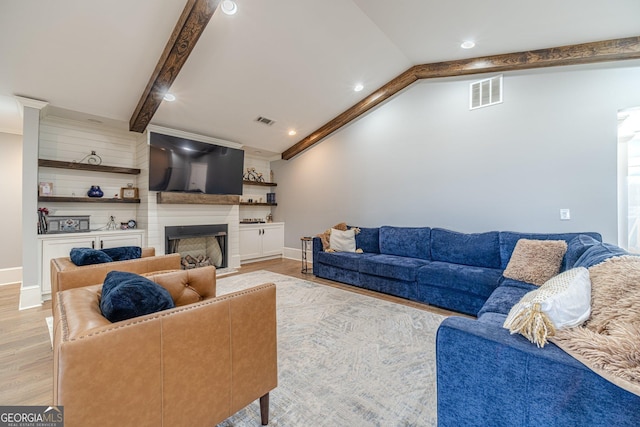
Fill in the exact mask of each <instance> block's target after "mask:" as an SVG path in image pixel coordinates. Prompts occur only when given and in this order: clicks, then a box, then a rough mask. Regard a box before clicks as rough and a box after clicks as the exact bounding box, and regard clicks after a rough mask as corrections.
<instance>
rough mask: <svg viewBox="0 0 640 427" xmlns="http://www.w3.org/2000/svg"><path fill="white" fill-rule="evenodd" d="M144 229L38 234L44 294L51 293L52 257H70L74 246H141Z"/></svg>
mask: <svg viewBox="0 0 640 427" xmlns="http://www.w3.org/2000/svg"><path fill="white" fill-rule="evenodd" d="M143 242H144V230H124V231H105V232H102V233H96V232H91V233H73V234H44V235H40V236H38V245H39V249H40V251H39V252H40V253H39V257H38V261H39V267H40V288H41V290H42V295H43V296H46V295H49V294H51V267H50V264H51V259H53V258H62V257H68V256H69V253H71V249H73V248H95V249H106V248H115V247H118V246H140V247H142V244H143Z"/></svg>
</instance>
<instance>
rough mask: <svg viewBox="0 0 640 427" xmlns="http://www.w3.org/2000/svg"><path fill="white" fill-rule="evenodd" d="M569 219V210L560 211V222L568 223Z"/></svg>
mask: <svg viewBox="0 0 640 427" xmlns="http://www.w3.org/2000/svg"><path fill="white" fill-rule="evenodd" d="M570 219H571V210H570V209H560V220H561V221H568V220H570Z"/></svg>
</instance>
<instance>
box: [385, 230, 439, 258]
mask: <svg viewBox="0 0 640 427" xmlns="http://www.w3.org/2000/svg"><path fill="white" fill-rule="evenodd" d="M430 241H431V228H429V227H390V226H388V225H385V226H382V227H380V253H381V254H386V255H397V256H402V257H409V258H419V259H425V260H429V259H431V250H430V245H431V242H430Z"/></svg>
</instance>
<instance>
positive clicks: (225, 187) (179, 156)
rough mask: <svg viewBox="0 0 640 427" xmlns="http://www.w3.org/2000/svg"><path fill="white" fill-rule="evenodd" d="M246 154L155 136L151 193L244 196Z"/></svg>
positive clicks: (151, 152) (152, 139) (151, 145)
mask: <svg viewBox="0 0 640 427" xmlns="http://www.w3.org/2000/svg"><path fill="white" fill-rule="evenodd" d="M243 169H244V151H243V150H238V149H237V148H230V147H223V146H220V145H215V144H208V143H205V142H199V141H193V140H190V139H184V138H178V137H175V136H169V135H163V134H159V133H153V132H151V135H150V137H149V190H150V191H173V192H182V193H203V194H238V195H240V194H242V172H243Z"/></svg>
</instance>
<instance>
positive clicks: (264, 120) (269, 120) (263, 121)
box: [256, 116, 276, 126]
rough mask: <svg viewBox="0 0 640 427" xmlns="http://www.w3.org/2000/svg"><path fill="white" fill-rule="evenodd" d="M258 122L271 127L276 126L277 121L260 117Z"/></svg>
mask: <svg viewBox="0 0 640 427" xmlns="http://www.w3.org/2000/svg"><path fill="white" fill-rule="evenodd" d="M256 122H258V123H262V124H263V125H267V126H271V125H272V124H274V123H275V122H276V121H275V120H271V119H267V118H266V117H262V116H260V117H258V118H257V119H256Z"/></svg>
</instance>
